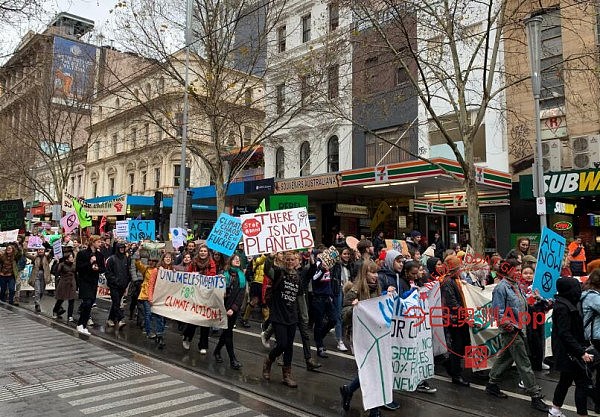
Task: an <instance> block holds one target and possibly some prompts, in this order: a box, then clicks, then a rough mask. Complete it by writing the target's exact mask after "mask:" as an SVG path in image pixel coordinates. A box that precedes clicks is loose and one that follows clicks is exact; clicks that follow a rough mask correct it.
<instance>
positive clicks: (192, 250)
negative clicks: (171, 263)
mask: <svg viewBox="0 0 600 417" xmlns="http://www.w3.org/2000/svg"><path fill="white" fill-rule="evenodd" d="M186 255H189V258H190V260H191V259H194V257H195V256H196V242H194V241H193V240H190V241H189V242H187V243H186V245H185V250H184V251H182V252H181V253H180V254H179V255H177V258H175V265H181V263H182V262H183V259H184V258H185V256H186Z"/></svg>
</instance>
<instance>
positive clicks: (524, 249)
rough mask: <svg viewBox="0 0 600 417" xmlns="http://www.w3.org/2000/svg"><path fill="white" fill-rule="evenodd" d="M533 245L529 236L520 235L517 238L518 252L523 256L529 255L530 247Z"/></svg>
mask: <svg viewBox="0 0 600 417" xmlns="http://www.w3.org/2000/svg"><path fill="white" fill-rule="evenodd" d="M530 246H531V240H529V238H528V237H520V238H519V239H518V240H517V247H516V248H515V249H516V251H517V253H518V254H519V255H521V257H525V256H527V255H529V247H530Z"/></svg>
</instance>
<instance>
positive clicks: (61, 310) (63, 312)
mask: <svg viewBox="0 0 600 417" xmlns="http://www.w3.org/2000/svg"><path fill="white" fill-rule="evenodd" d="M66 312H67V310H65V309H64V308H61V309H60V310H58V312H57V314H58V315H59V316H62V315H63V314H65V313H66Z"/></svg>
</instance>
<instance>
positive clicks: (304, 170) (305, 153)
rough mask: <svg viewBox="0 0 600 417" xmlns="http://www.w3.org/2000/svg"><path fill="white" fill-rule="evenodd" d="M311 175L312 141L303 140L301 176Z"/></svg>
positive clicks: (301, 146)
mask: <svg viewBox="0 0 600 417" xmlns="http://www.w3.org/2000/svg"><path fill="white" fill-rule="evenodd" d="M307 175H310V143H308V141H304V142H302V145H300V176H301V177H306V176H307Z"/></svg>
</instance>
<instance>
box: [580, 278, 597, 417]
mask: <svg viewBox="0 0 600 417" xmlns="http://www.w3.org/2000/svg"><path fill="white" fill-rule="evenodd" d="M584 290H585V291H583V293H582V294H581V311H582V315H583V332H584V339H585V340H586V341H590V342H591V343H592V344H593V345H594V347H595V348H596V350H598V349H600V269H595V270H594V271H593V272H592V273H591V274H590V275H589V276H588V279H587V281H586V282H585V285H584ZM595 387H596V388H595V392H594V403H595V408H594V411H596V412H597V413H598V412H600V372H596V384H595Z"/></svg>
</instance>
